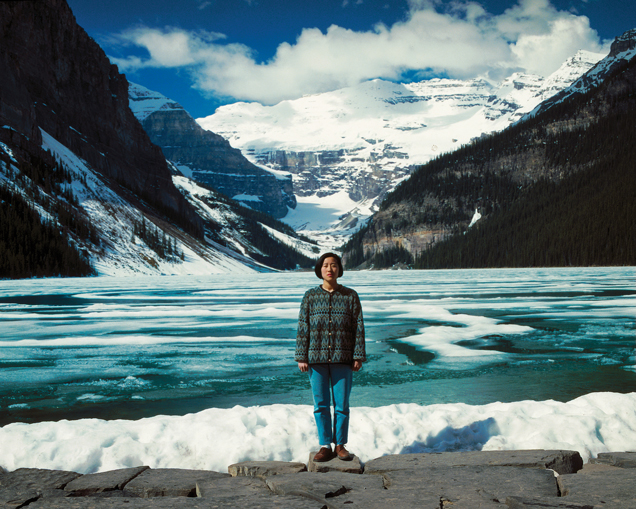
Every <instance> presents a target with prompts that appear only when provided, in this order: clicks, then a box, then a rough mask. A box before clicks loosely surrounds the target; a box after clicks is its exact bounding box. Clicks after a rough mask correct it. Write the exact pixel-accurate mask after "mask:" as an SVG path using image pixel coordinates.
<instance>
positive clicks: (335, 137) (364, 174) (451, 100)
mask: <svg viewBox="0 0 636 509" xmlns="http://www.w3.org/2000/svg"><path fill="white" fill-rule="evenodd" d="M603 56H604V55H602V54H596V53H590V52H586V51H580V52H579V53H577V54H576V55H575V56H574V57H572V58H570V59H569V60H568V61H566V62H565V63H564V64H563V65H562V66H561V68H560V69H558V70H557V71H556V72H555V73H553V74H552V75H551V76H549V77H547V78H543V77H541V76H536V75H529V74H520V73H517V74H514V75H512V76H510V77H509V78H507V79H505V80H503V81H502V82H501V83H491V82H488V81H486V80H482V79H473V80H467V81H462V80H452V79H433V80H427V81H422V82H418V83H408V84H405V83H393V82H388V81H384V80H373V81H368V82H365V83H362V84H360V85H357V86H353V87H348V88H343V89H340V90H336V91H333V92H328V93H322V94H316V95H311V96H306V97H303V98H300V99H296V100H291V101H283V102H281V103H279V104H277V105H274V106H263V105H261V104H258V103H235V104H231V105H227V106H222V107H220V108H218V109H217V111H216V112H215V113H214V114H213V115H211V116H208V117H205V118H200V119H197V122H198V123H199V124H200V125H201V126H202V127H204V128H205V129H208V130H210V131H212V132H215V133H217V134H220V135H222V136H223V137H225V138H226V139H228V140H229V141H230V143H231V145H232V146H234V147H237V148H240V149H241V151H242V152H243V153H244V154H245V155H246V156H247V158H248V159H250V160H251V161H252V162H254V163H255V164H259V165H261V167H263V168H269V169H271V170H273V171H283V172H289V173H291V174H292V175H293V184H294V193H295V195H296V198H297V201H298V207H297V208H296V209H295V210H293V211H292V210H290V212H289V214H288V215H287V216H286V217H285V218H284V221H285V222H287V223H288V224H291V225H292V226H294V227H295V228H297V229H303V230H305V231H306V232H307V233H308V234H309V233H310V232H311V231H314V232H316V231H318V232H319V233H321V234H325V233H331V234H337V233H344V234H350V233H351V232H352V231H353V230H354V229H355V228H356V226H358V225H360V224H361V221H357V219H359V218H364V217H367V216H368V215H370V214H371V213H372V212H373V211H374V210H376V209H377V205H378V204H379V202H380V201H381V199H382V197H383V196H384V195H385V194H386V192H388V191H389V190H391V189H393V188H394V187H395V185H397V184H398V183H399V182H400V181H401V180H403V179H404V178H405V177H406V176H408V175H409V174H410V173H411V171H412V170H413V169H414V168H415V167H416V166H417V165H420V164H423V163H425V162H427V161H429V160H430V159H432V158H434V157H436V156H437V155H439V154H441V153H444V152H449V151H452V150H454V149H456V148H459V147H460V146H461V145H462V144H465V143H469V142H470V141H471V140H472V139H474V138H476V137H479V136H482V135H485V134H488V133H491V132H494V131H499V130H502V129H504V128H505V127H507V126H508V125H510V124H511V123H513V122H515V121H517V120H519V119H520V118H521V117H522V116H523V115H524V114H525V113H527V112H529V111H531V110H532V109H533V108H534V107H535V106H537V105H538V104H539V103H541V102H542V101H544V100H545V99H547V98H549V97H551V96H552V95H554V94H555V93H557V92H559V91H561V90H563V89H564V88H566V87H567V86H569V85H570V84H571V83H572V82H573V81H574V80H576V79H577V78H578V77H579V76H581V75H582V74H584V73H585V72H587V71H588V70H589V69H590V68H592V67H593V66H594V64H596V62H598V61H599V60H600V59H601V58H602V57H603Z"/></svg>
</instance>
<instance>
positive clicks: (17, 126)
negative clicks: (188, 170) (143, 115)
mask: <svg viewBox="0 0 636 509" xmlns="http://www.w3.org/2000/svg"><path fill="white" fill-rule="evenodd" d="M0 45H1V47H2V51H1V52H0V91H1V92H0V122H1V123H2V124H1V125H3V126H5V129H4V130H3V131H5V134H4V136H7V134H6V126H9V127H11V128H12V129H14V130H15V131H12V132H13V133H14V134H13V135H11V136H13V137H14V138H16V136H15V132H17V133H19V134H20V135H22V137H21V138H22V141H23V144H31V145H32V146H31V148H32V149H34V148H37V147H39V146H40V145H41V143H42V135H41V132H40V129H43V130H44V131H46V132H47V133H48V134H50V135H51V136H53V137H54V138H55V139H56V140H58V141H59V142H60V143H62V144H63V145H65V146H66V147H68V148H69V149H70V150H72V151H73V152H74V153H75V154H77V155H78V156H80V157H82V158H83V159H85V160H86V161H88V162H89V163H90V164H91V165H92V166H93V167H94V168H95V169H97V170H98V171H99V172H100V173H101V174H102V175H104V176H105V177H107V178H108V179H111V181H113V183H115V182H116V183H119V184H123V185H124V186H125V187H127V188H128V189H130V190H132V191H134V192H135V193H136V194H138V195H140V196H143V197H144V198H145V199H147V200H149V201H151V202H153V203H154V204H155V205H159V206H160V207H161V208H163V209H165V210H166V211H171V212H172V213H173V215H178V216H179V217H182V218H186V220H188V221H190V222H192V223H194V224H197V225H198V224H199V220H198V218H197V216H196V215H195V214H194V211H193V210H192V209H191V208H190V206H189V205H188V204H187V202H186V201H185V199H184V198H183V197H182V196H181V194H180V193H179V192H178V191H177V189H176V188H175V187H174V185H173V184H172V180H171V175H170V171H169V170H168V165H167V163H166V161H165V158H164V157H163V154H162V153H161V150H160V149H159V148H158V147H157V146H155V145H153V144H152V143H151V141H150V139H149V138H148V135H147V134H146V133H145V131H144V130H143V128H142V126H141V124H140V123H139V122H138V121H137V119H136V118H135V117H134V115H133V113H132V111H131V110H130V108H129V106H128V82H127V80H126V77H125V76H124V75H123V74H120V73H119V72H118V69H117V67H116V66H115V65H112V64H111V63H110V61H109V60H108V58H107V57H106V55H105V53H104V52H103V50H102V49H101V48H100V47H99V46H98V45H97V43H96V42H95V41H94V40H93V39H91V38H90V37H89V36H88V34H87V33H86V32H85V31H84V30H83V29H82V28H81V27H80V26H78V25H77V23H76V20H75V17H74V16H73V13H72V12H71V9H70V8H69V6H68V4H67V3H66V1H65V0H41V1H38V2H1V3H0ZM12 141H13V142H14V143H15V142H16V140H15V139H13V140H12Z"/></svg>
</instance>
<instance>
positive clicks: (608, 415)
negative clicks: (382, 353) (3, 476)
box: [0, 392, 636, 473]
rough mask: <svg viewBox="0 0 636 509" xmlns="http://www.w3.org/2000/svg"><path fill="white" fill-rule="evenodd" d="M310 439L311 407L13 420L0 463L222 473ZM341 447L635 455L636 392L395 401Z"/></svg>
mask: <svg viewBox="0 0 636 509" xmlns="http://www.w3.org/2000/svg"><path fill="white" fill-rule="evenodd" d="M316 445H317V436H316V432H315V424H314V422H313V413H312V408H311V407H310V406H307V405H282V404H278V405H271V406H254V407H240V406H236V407H234V408H230V409H217V408H211V409H208V410H204V411H201V412H198V413H194V414H188V415H184V416H162V415H159V416H155V417H150V418H145V419H140V420H137V421H127V420H113V421H105V420H100V419H81V420H77V421H67V420H61V421H57V422H40V423H35V424H24V423H13V424H8V425H6V426H4V427H2V428H0V450H2V451H3V455H2V458H0V466H1V467H3V468H4V469H6V470H8V471H12V470H15V469H17V468H22V467H26V468H45V469H52V470H69V471H74V472H79V473H94V472H104V471H109V470H115V469H119V468H129V467H133V466H139V465H148V466H150V467H151V468H185V469H199V470H215V471H220V472H223V471H225V470H226V469H227V466H228V465H230V464H233V463H238V462H241V461H248V460H252V461H256V460H258V461H300V462H302V461H305V459H306V457H307V454H308V452H309V451H311V450H313V449H314V448H315V446H316ZM349 448H350V449H351V450H352V451H353V452H355V454H356V455H357V456H358V457H359V458H360V460H361V461H362V462H366V461H369V460H371V459H373V458H378V457H380V456H383V455H387V454H404V453H414V452H445V451H478V450H483V451H495V450H522V449H526V450H527V449H546V450H549V449H552V450H554V449H563V450H576V451H578V452H579V453H580V454H581V457H582V458H583V461H584V462H588V461H589V459H590V458H595V457H596V456H597V455H598V454H599V453H601V452H610V451H636V392H632V393H628V394H619V393H611V392H605V393H591V394H587V395H585V396H582V397H579V398H576V399H574V400H572V401H569V402H567V403H561V402H557V401H553V400H548V401H518V402H513V403H499V402H497V403H490V404H487V405H477V406H475V405H466V404H463V403H455V404H436V405H429V406H421V405H416V404H395V405H389V406H384V407H379V408H370V407H356V408H353V409H352V414H351V432H350V441H349Z"/></svg>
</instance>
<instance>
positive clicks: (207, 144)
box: [129, 84, 296, 218]
mask: <svg viewBox="0 0 636 509" xmlns="http://www.w3.org/2000/svg"><path fill="white" fill-rule="evenodd" d="M129 97H130V106H131V109H132V110H133V112H134V113H135V115H136V116H137V118H138V119H139V120H140V121H141V123H142V125H143V127H144V129H145V130H146V132H147V133H148V135H149V136H150V139H151V140H152V142H153V143H155V144H156V145H158V146H160V147H161V149H162V150H163V153H164V155H165V157H166V159H168V160H170V161H172V162H173V163H174V164H175V166H176V167H177V168H178V169H179V170H180V171H181V172H182V173H183V174H184V175H185V176H188V177H191V178H192V179H193V180H195V181H197V182H200V183H202V184H206V185H208V186H211V187H213V188H215V189H216V190H218V191H220V192H222V193H223V194H225V195H226V196H229V197H232V198H235V199H237V201H240V202H243V203H244V204H245V205H247V206H249V207H250V208H253V209H256V210H260V211H261V212H266V213H268V214H271V215H272V216H274V217H277V218H280V217H283V216H285V215H286V214H287V210H288V209H287V207H291V208H294V207H295V206H296V200H295V197H294V194H293V187H292V180H291V176H289V175H285V176H280V177H278V176H277V175H274V174H273V173H271V172H269V171H266V170H263V169H261V168H259V167H258V166H256V165H254V164H252V163H250V162H249V161H248V160H247V159H246V158H245V157H244V156H243V154H242V153H241V151H240V150H238V149H235V148H232V147H231V146H230V143H229V142H228V141H227V140H226V139H225V138H223V137H221V136H219V135H217V134H214V133H213V132H210V131H206V130H204V129H202V128H201V127H200V126H199V124H197V123H196V122H195V120H194V119H193V118H192V117H191V116H190V114H189V113H188V112H186V111H185V110H184V109H183V107H181V105H179V104H178V103H175V102H174V101H171V100H169V99H167V98H165V97H164V96H162V95H161V94H159V93H157V92H153V91H150V90H148V89H146V88H144V87H142V86H140V85H136V84H131V85H130V88H129Z"/></svg>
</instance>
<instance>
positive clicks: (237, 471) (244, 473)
mask: <svg viewBox="0 0 636 509" xmlns="http://www.w3.org/2000/svg"><path fill="white" fill-rule="evenodd" d="M227 471H228V472H229V473H230V475H231V476H232V477H259V478H261V479H265V478H267V477H269V476H271V475H282V474H297V473H299V472H306V471H307V465H305V464H304V463H290V462H286V461H243V462H241V463H234V464H232V465H230V466H229V467H227Z"/></svg>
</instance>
